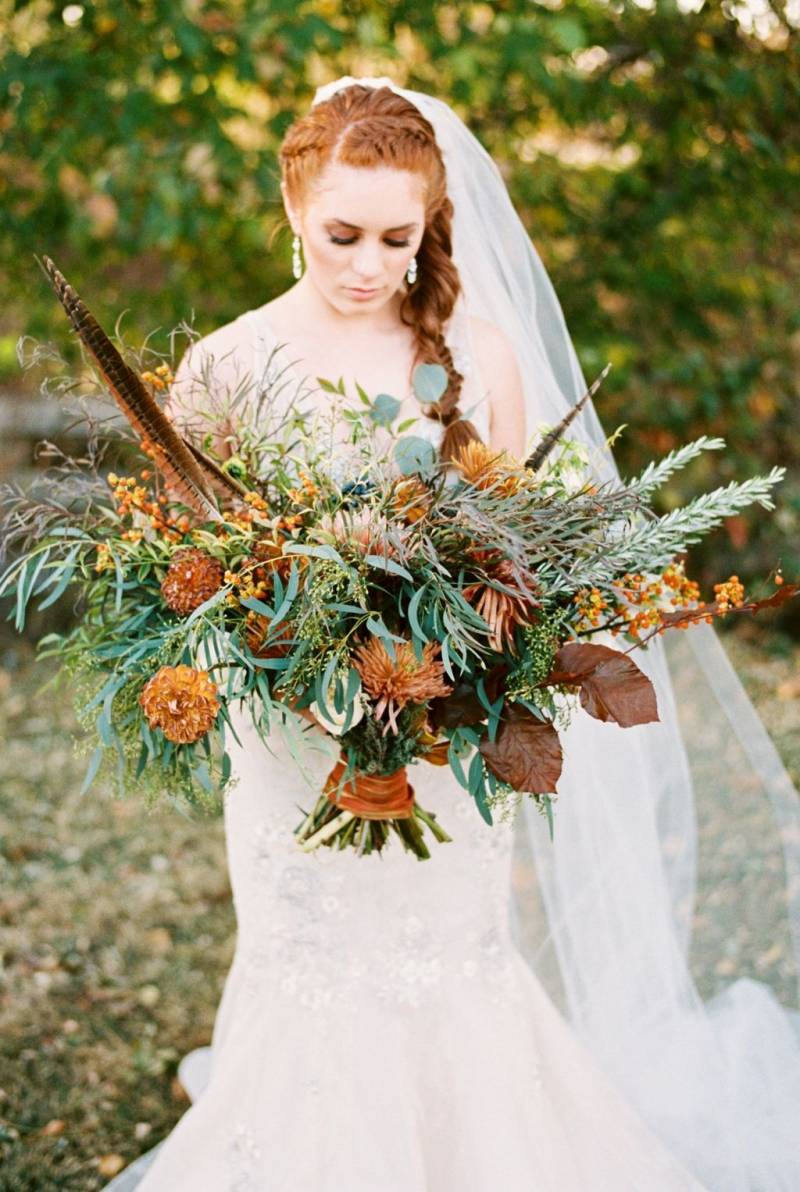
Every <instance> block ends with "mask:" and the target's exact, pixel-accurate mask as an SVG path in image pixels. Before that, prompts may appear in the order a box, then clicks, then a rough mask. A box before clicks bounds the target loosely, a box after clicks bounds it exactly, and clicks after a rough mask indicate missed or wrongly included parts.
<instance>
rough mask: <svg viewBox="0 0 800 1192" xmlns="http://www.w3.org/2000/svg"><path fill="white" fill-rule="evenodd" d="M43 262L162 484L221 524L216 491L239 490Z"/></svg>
mask: <svg viewBox="0 0 800 1192" xmlns="http://www.w3.org/2000/svg"><path fill="white" fill-rule="evenodd" d="M43 260H44V269H45V273H46V274H47V277H48V279H49V281H50V283H51V285H52V286H53V289H54V290H55V293H56V295H57V297H58V299H59V301H60V302H61V304H62V306H63V307H64V310H65V311H66V312H67V315H68V317H69V320H70V322H71V323H72V326H73V327H74V329H75V331H76V332H77V334H78V337H79V338H80V340H81V342H82V343H83V344H84V345H85V347H86V348H87V349H88V350H89V352H91V354H92V356H93V357H94V359H95V361H96V362H97V366H98V368H99V369H100V372H101V374H102V376H103V378H104V380H105V382H106V384H107V385H108V387H109V389H110V390H111V392H112V393H113V394H114V397H115V399H116V401H117V403H118V405H119V407H120V409H121V410H122V412H123V413H124V414H125V416H126V418H127V419H128V421H129V422H130V424H131V426H132V427H133V428H134V430H135V431H136V432H137V433H138V434H139V436H140V437H141V438H142V439H143V440H146V441H147V443H148V444H149V445H150V446H152V447H153V448H154V449H155V452H154V454H155V459H154V462H155V463H156V464H157V466H158V467H159V469H160V471H161V472H162V473H163V475H164V478H165V480H166V481H167V482H168V483H169V484H170V485H171V487H172V488H173V490H174V491H175V493H176V494H177V496H178V497H179V498H180V500H182V501H183V502H184V503H185V504H186V505H188V506H189V508H190V509H192V510H194V512H195V513H197V514H198V516H200V517H204V518H207V519H209V520H211V521H222V520H223V518H222V515H221V513H220V512H219V509H218V508H217V505H216V503H215V501H214V492H215V490H216V491H219V489H220V487H222V488H224V490H225V491H226V493H227V494H228V495H230V496H237V497H240V496H241V495H242V490H241V487H240V486H239V485H238V484H236V482H235V481H233V480H232V479H231V478H230V477H229V476H227V475H226V474H225V473H224V472H223V471H222V470H221V469H220V468H218V467H217V466H216V465H215V464H214V463H213V461H211V460H209V459H207V457H205V456H204V455H203V453H202V452H201V451H199V450H198V449H196V448H193V447H190V446H189V444H187V443H186V441H185V440H184V439H183V437H182V436H181V435H180V434H179V433H178V431H177V430H176V429H175V427H174V426H173V424H172V423H171V422H170V420H169V418H167V416H166V414H165V413H164V412H163V410H162V409H161V407H160V406H159V404H158V402H157V401H156V400H155V398H154V397H153V396H152V395H151V394H150V392H149V391H148V389H147V387H146V386H145V384H144V382H143V381H142V380H141V378H140V377H139V376H138V375H137V373H135V372H134V370H133V369H132V368H131V367H130V366H129V365H127V364H126V363H125V361H124V360H123V359H122V356H121V355H120V354H119V352H118V351H117V349H116V348H115V347H114V345H113V344H112V342H111V340H110V339H109V338H108V336H107V335H106V333H105V332H104V331H103V329H102V327H101V326H100V324H99V323H98V322H97V320H96V319H95V317H94V315H93V314H92V313H91V311H90V310H89V309H88V307H87V306H86V305H85V303H84V302H83V301H82V300H81V299H80V298H79V297H78V295H77V294H76V292H75V290H74V289H73V288H72V286H71V285H70V284H69V283H68V282H67V280H66V278H65V277H64V276H63V274H62V273H60V272H59V270H58V269H57V268H56V266H55V265H54V263H53V261H52V260H51V259H50V257H47V256H45V257H44V258H43Z"/></svg>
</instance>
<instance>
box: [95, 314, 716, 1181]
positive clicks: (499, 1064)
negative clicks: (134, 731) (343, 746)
mask: <svg viewBox="0 0 800 1192" xmlns="http://www.w3.org/2000/svg"><path fill="white" fill-rule="evenodd" d="M242 318H243V319H244V320H245V321H246V323H248V324H249V327H250V330H251V331H253V332H254V333H258V336H257V338H259V339H260V340H261V342H260V351H262V352H265V351H267V350H268V347H269V343H268V335H269V332H268V328H267V327H266V325H265V323H264V320H263V317H262V315H261V312H260V311H258V310H256V311H253V312H248V314H247V315H245V316H242ZM264 335H266V336H267V339H262V336H264ZM273 346H274V345H273ZM456 363H457V365H458V366H459V367H460V369H461V371H462V372H465V373H467V374H468V375H467V381H468V383H471V384H472V385H473V386H474V385H476V384H477V378H476V377H475V376H474V372H473V373H472V374H471V375H470V373H469V370H470V362H469V359H468V358H467V357H466V356H465V355H464V354H463V352H462V354H461V355H460V357H458V358H457V360H456ZM262 366H263V358H261V359H258V360H257V361H256V367H257V368H261V367H262ZM469 404H470V402H469V400H467V401H466V402H465V403H462V405H464V406H468V405H469ZM473 421H474V422H475V423H476V424H477V426H478V429H479V431H481V433H482V434H484V435H486V434H487V426H486V420H485V409H484V407H481V406H479V407H478V409H477V410H476V411H475V413H474V415H473ZM416 429H417V428H415V430H416ZM419 430H420V433H426V434H430V435H431V436H432V437H434V438H435V437H436V436H437V435H438V433H439V425H438V424H437V423H434V422H432V421H431V420H429V419H422V420H421V425H420V428H419ZM293 723H294V721H293ZM237 731H238V732H239V735H240V737H241V740H242V745H241V747H239V746H238V745H237V744H236V743H235V742H231V746H230V748H231V753H232V758H233V771H234V774H235V775H236V777H237V779H238V782H237V784H236V786H235V787H234V788H233V789H232V791H231V792H230V794H229V796H228V799H227V803H226V808H225V830H226V836H227V851H228V862H229V867H230V878H231V883H232V887H233V897H234V903H235V909H236V916H237V921H238V937H237V946H236V953H235V957H234V961H233V965H232V967H231V970H230V972H229V974H228V977H227V981H226V984H225V989H224V993H223V997H222V1001H221V1004H220V1007H219V1011H218V1014H217V1018H216V1022H215V1026H214V1034H213V1039H212V1046H211V1048H210V1049H201V1050H200V1051H199V1052H195V1053H192V1054H191V1055H190V1056H189V1057H187V1061H184V1064H183V1065H182V1070H181V1076H182V1078H183V1079H184V1080H185V1082H186V1084H187V1085H188V1086H189V1091H190V1093H191V1095H192V1096H193V1099H194V1100H193V1104H192V1106H191V1107H190V1108H189V1110H188V1111H187V1112H186V1113H185V1114H184V1116H183V1118H182V1119H181V1120H180V1122H179V1123H178V1124H177V1126H176V1127H175V1129H174V1130H173V1131H172V1133H171V1134H170V1135H169V1136H168V1137H167V1138H166V1139H165V1140H164V1141H163V1142H162V1143H160V1144H159V1145H158V1146H157V1147H155V1148H154V1149H153V1150H152V1151H150V1152H148V1154H147V1155H145V1156H143V1157H142V1158H141V1159H139V1160H138V1161H137V1162H135V1163H134V1164H132V1165H131V1167H129V1168H128V1169H126V1171H125V1172H123V1173H122V1174H121V1175H120V1176H118V1177H117V1179H116V1180H114V1181H113V1182H112V1184H111V1185H110V1187H112V1188H113V1189H114V1190H115V1192H128V1190H129V1189H132V1188H137V1189H138V1190H139V1192H495V1190H502V1192H689V1190H693V1192H702V1189H703V1185H701V1184H700V1183H699V1182H698V1181H697V1180H696V1179H695V1178H694V1177H693V1176H692V1175H691V1174H690V1173H689V1172H688V1171H687V1170H686V1169H685V1168H684V1167H683V1166H682V1165H681V1164H680V1163H679V1162H678V1160H677V1159H676V1158H675V1157H674V1155H673V1154H672V1153H671V1152H670V1151H669V1150H668V1149H667V1147H666V1146H665V1145H664V1144H663V1143H662V1142H661V1141H660V1140H659V1139H658V1138H657V1137H656V1136H655V1134H653V1133H652V1131H651V1130H650V1129H649V1127H647V1126H646V1125H645V1123H644V1122H643V1120H642V1119H641V1118H640V1117H639V1116H638V1115H637V1114H636V1113H635V1112H634V1110H633V1109H632V1108H631V1107H630V1106H629V1105H628V1103H627V1102H626V1101H625V1100H624V1098H623V1097H622V1096H621V1094H620V1093H619V1092H618V1091H617V1090H616V1089H615V1088H614V1087H612V1085H611V1084H610V1083H609V1081H608V1080H607V1078H606V1077H605V1076H604V1075H603V1074H602V1073H601V1071H600V1069H599V1068H598V1067H597V1066H596V1064H595V1062H594V1061H593V1059H592V1057H591V1056H590V1054H589V1053H588V1051H587V1050H586V1049H585V1048H584V1047H583V1045H582V1044H581V1043H580V1041H579V1040H578V1038H577V1036H576V1034H575V1033H574V1032H573V1031H572V1029H571V1028H570V1026H569V1024H568V1023H567V1021H566V1020H565V1018H564V1017H563V1016H562V1015H561V1014H560V1012H559V1011H558V1010H557V1009H556V1007H555V1005H554V1003H553V1002H552V1001H551V1000H550V998H549V997H548V995H547V994H546V992H545V990H544V988H543V986H542V984H541V983H540V982H539V980H538V979H537V977H536V976H535V975H534V973H533V972H532V971H531V970H530V968H529V967H528V965H527V964H526V962H525V961H524V960H523V959H522V956H521V954H520V953H519V951H518V950H517V947H516V946H515V943H514V941H513V938H512V934H511V930H510V923H509V904H510V870H511V861H512V838H513V825H512V824H511V823H505V824H497V825H495V826H494V827H491V828H490V827H488V826H487V825H486V824H485V823H484V822H483V820H482V819H481V818H480V816H479V815H478V813H477V811H476V809H475V807H474V805H473V803H472V801H471V799H470V798H469V796H468V795H467V794H466V792H465V791H464V790H463V789H462V788H461V787H460V786H459V785H458V784H457V782H456V781H455V778H454V777H453V776H452V774H451V773H450V771H449V770H448V769H445V768H440V767H434V766H428V765H425V764H424V763H421V764H419V765H417V766H415V767H414V768H413V771H412V773H411V780H412V784H413V786H414V788H415V791H416V794H417V797H418V799H419V801H420V803H421V804H422V805H423V806H425V807H427V808H430V809H431V810H432V811H434V812H436V813H437V815H438V816H439V817H440V820H441V822H442V823H443V824H444V825H445V826H446V827H447V829H448V830H449V831H450V834H451V835H452V836H453V842H452V843H450V844H442V845H434V846H433V847H434V848H435V853H434V856H433V858H432V859H431V860H429V861H425V862H419V861H417V860H416V859H415V858H414V857H413V856H411V855H410V854H408V853H406V852H404V851H403V850H402V848H401V847H400V845H399V841H396V840H395V839H394V838H390V841H389V845H388V846H387V848H386V849H385V850H384V852H383V853H382V854H377V853H373V854H371V855H370V856H367V857H361V858H356V857H355V856H354V855H353V854H352V852H349V851H345V852H341V853H340V852H334V851H333V850H328V849H320V850H318V851H317V852H315V853H312V854H305V853H303V852H301V851H300V849H299V848H298V847H297V845H296V843H295V837H294V836H293V829H294V828H295V826H296V825H297V823H298V822H299V819H300V818H301V809H304V810H308V809H309V808H310V807H311V805H312V803H313V801H314V799H315V798H316V796H317V793H318V792H319V790H320V788H321V784H322V782H323V780H324V778H325V777H326V775H327V773H328V772H329V770H330V768H331V766H332V764H333V762H334V760H335V758H336V756H337V753H338V749H337V745H336V742H335V741H333V740H332V739H330V738H327V739H326V738H324V737H322V735H321V734H320V733H319V732H317V731H316V730H314V729H309V731H308V732H305V733H303V734H302V742H303V745H302V750H303V762H304V766H303V771H302V772H301V771H300V769H299V768H298V766H297V765H296V763H295V761H294V760H293V759H292V757H291V756H290V753H289V747H288V744H287V741H286V740H285V739H284V736H283V734H282V732H281V731H280V730H279V729H277V728H276V729H275V730H274V731H273V733H272V736H271V739H270V744H271V746H272V749H271V750H268V749H267V748H265V746H264V745H263V744H262V743H261V742H260V741H259V740H258V738H257V736H256V734H255V731H254V730H253V729H252V727H251V726H250V725H249V723H248V719H247V717H246V716H244V715H240V716H239V717H238V718H237Z"/></svg>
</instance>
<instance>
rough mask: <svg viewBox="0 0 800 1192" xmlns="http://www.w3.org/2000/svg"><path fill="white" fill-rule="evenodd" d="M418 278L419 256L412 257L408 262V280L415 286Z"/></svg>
mask: <svg viewBox="0 0 800 1192" xmlns="http://www.w3.org/2000/svg"><path fill="white" fill-rule="evenodd" d="M416 280H417V258H416V257H412V258H411V260H410V261H409V262H408V269H407V270H406V281H407V282H408V284H409V285H410V286H413V284H414V282H415V281H416Z"/></svg>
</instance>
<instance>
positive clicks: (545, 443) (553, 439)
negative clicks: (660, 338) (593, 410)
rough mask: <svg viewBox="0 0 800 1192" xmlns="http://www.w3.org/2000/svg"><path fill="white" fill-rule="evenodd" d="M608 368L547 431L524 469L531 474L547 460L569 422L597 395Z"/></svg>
mask: <svg viewBox="0 0 800 1192" xmlns="http://www.w3.org/2000/svg"><path fill="white" fill-rule="evenodd" d="M610 368H611V364H610V363H609V364H607V365H606V366H605V368H604V369H603V371H602V372H601V373H600V376H599V377H598V378H597V380H596V381H594V382H593V383H592V385H591V386H590V387H589V388H588V389H587V390H586V392H585V393H584V395H583V397H582V398H581V400H580V401H579V402H577V403H576V404H575V405H574V406H573V407H572V409H571V410H568V411H567V413H566V414H565V415H564V417H563V418H562V419H561V421H560V422H559V424H558V426H554V427H553V429H552V430H551V431H548V433H547V434H546V435H545V437H544V438H543V439H542V441H541V443H540V444H539V446H538V447H537V448H536V450H535V451H534V452H533V454H532V455H530V456H529V457H528V459H527V461H526V467H528V468H530V469H531V471H532V472H536V471H538V470H539V468H540V467H541V466H542V464H543V463H544V461H545V460H546V459H547V456H548V455H549V454H550V452H551V451H552V450H553V448H554V447H555V445H556V443H557V442H558V440H559V439H560V438H561V436H562V435H563V433H564V431H565V430H566V429H567V427H568V426H569V424H570V422H572V420H573V418H577V417H578V415H579V414H580V412H581V410H582V409H583V407H584V406H585V405H586V403H587V401H589V399H590V398H591V397H594V395H595V393H597V390H598V389H599V388H600V386H601V384H602V383H603V381H604V380H605V379H606V377H607V375H608V372H609V369H610Z"/></svg>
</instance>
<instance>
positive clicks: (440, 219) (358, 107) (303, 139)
mask: <svg viewBox="0 0 800 1192" xmlns="http://www.w3.org/2000/svg"><path fill="white" fill-rule="evenodd" d="M279 161H280V167H281V176H282V179H283V183H284V186H285V188H286V192H287V194H288V196H289V199H290V200H291V202H292V203H293V204H296V205H297V206H300V205H301V200H302V198H303V197H304V196H305V195H306V194H307V193H308V191H309V189H310V186H311V183H312V182H313V180H314V178H316V176H317V175H318V174H319V173H321V171H322V170H323V169H324V168H325V167H326V166H327V165H328V164H329V163H331V162H334V161H335V162H340V163H342V164H343V165H350V166H356V167H365V166H367V167H368V166H392V167H394V168H395V169H400V170H410V171H412V172H414V173H418V174H422V175H423V177H424V178H425V181H426V184H427V185H426V196H425V231H424V233H423V236H422V241H421V243H420V246H419V249H418V250H417V263H418V271H419V272H418V278H417V281H416V282H415V283H414V285H413V286H410V287H409V288H408V289H407V291H406V293H405V294H404V295H403V299H402V302H401V305H400V318H401V320H402V322H403V323H405V324H406V326H408V327H411V328H412V329H413V332H414V337H415V345H416V351H415V354H414V365H415V366H416V365H417V364H440V365H442V367H443V368H444V369H445V372H446V373H447V388H446V390H445V392H444V394H443V395H442V397H441V399H440V400H439V401H438V402H436V403H433V404H430V405H427V406H424V407H423V409H424V412H425V414H426V416H427V417H429V418H432V419H434V420H436V421H439V422H441V423H442V425H443V427H444V433H443V435H442V442H441V446H440V449H439V454H440V457H441V458H442V459H443V460H450V459H452V458H453V457H454V456H455V455H457V453H458V451H459V450H460V448H461V447H462V446H464V445H465V444H466V443H468V442H470V441H471V440H478V441H479V440H480V435H479V434H478V432H477V430H476V429H475V427H474V426H473V424H472V423H471V422H469V421H468V420H467V419H465V418H462V416H461V411H460V409H459V399H460V396H461V389H462V385H463V382H464V378H463V376H462V375H461V373H459V372H458V370H457V369H456V367H455V364H454V363H453V356H452V353H451V351H450V349H449V347H448V346H447V343H446V341H445V337H444V332H443V327H444V324H445V323H446V321H447V320H448V318H449V317H450V315H451V313H452V311H453V307H454V306H455V303H456V299H457V297H458V295H459V293H460V290H461V281H460V279H459V276H458V270H457V268H456V266H455V263H454V261H453V252H452V239H451V229H452V220H453V204H452V202H451V201H450V198H449V197H448V194H447V178H446V173H445V166H444V161H443V159H442V154H441V150H440V149H439V146H438V145H437V143H436V137H435V134H434V131H433V127H432V126H431V124H430V121H428V120H426V119H425V117H424V116H423V114H422V112H420V110H419V108H417V107H416V106H415V105H414V104H412V103H410V102H409V101H408V100H407V99H405V98H404V97H403V96H402V95H398V94H397V93H396V92H395V91H393V90H392V89H391V87H377V88H376V87H369V86H365V85H364V84H363V83H353V84H351V85H350V86H349V87H343V88H342V89H341V90H339V91H337V92H336V93H335V94H334V95H332V96H331V97H330V99H327V100H325V101H324V102H321V103H318V104H315V105H314V106H313V107H312V108H311V109H310V111H309V112H308V113H307V114H306V115H305V116H302V117H300V118H299V119H298V120H296V121H295V122H294V123H293V124H292V125H291V126H290V128H289V129H288V131H287V133H286V135H285V136H284V139H283V142H282V144H281V148H280V152H279Z"/></svg>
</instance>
